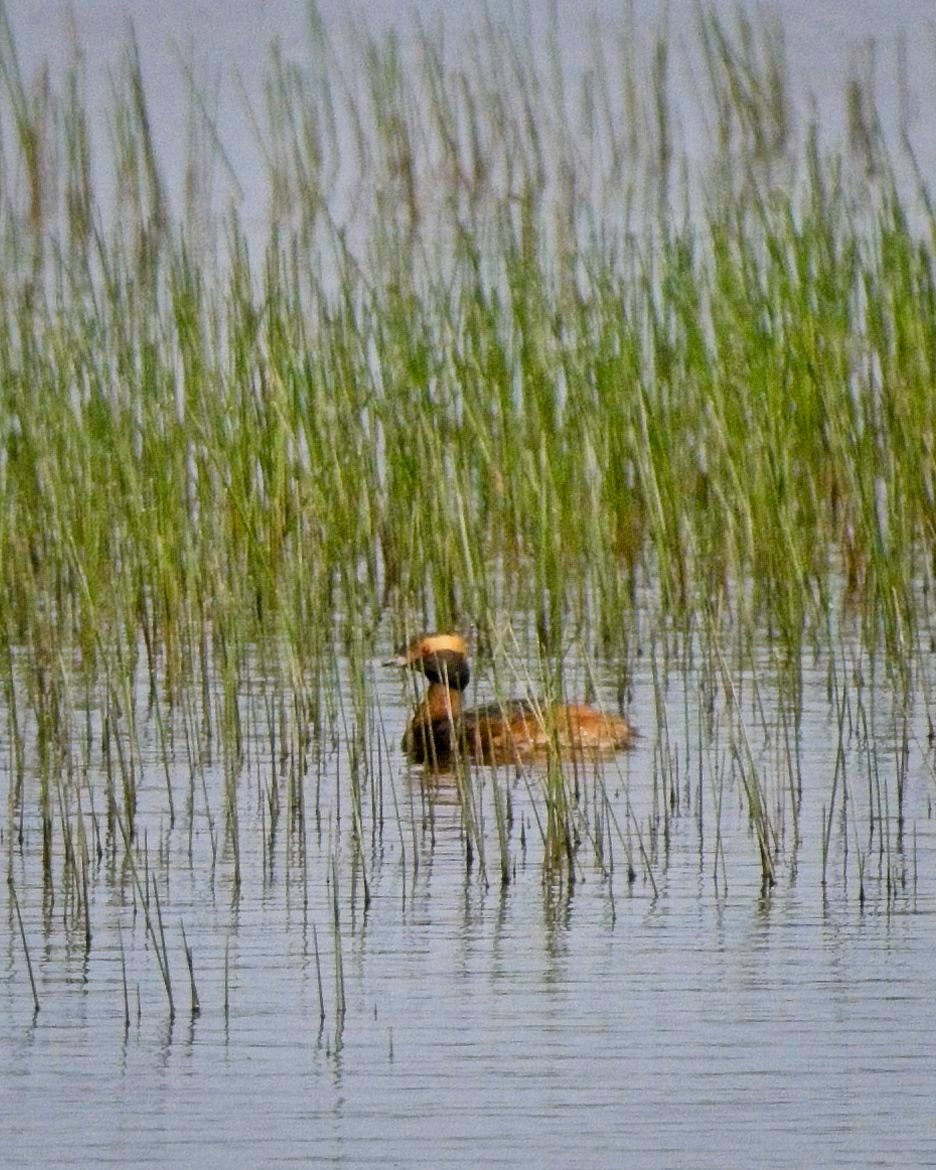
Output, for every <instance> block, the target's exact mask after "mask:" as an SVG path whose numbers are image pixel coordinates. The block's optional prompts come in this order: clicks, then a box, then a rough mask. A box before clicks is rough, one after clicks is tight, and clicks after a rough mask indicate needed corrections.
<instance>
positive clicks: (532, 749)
mask: <svg viewBox="0 0 936 1170" xmlns="http://www.w3.org/2000/svg"><path fill="white" fill-rule="evenodd" d="M384 666H401V667H409V668H410V669H411V670H421V671H422V672H423V674H424V675H425V676H426V678H427V679H428V680H429V689H428V691H426V694H425V697H424V698H423V700H422V702H420V703H419V704H418V705H417V707H416V710H415V711H414V712H413V717H412V719H411V720H410V723H409V727H407V729H406V734H405V735H404V736H403V744H402V747H403V751H404V752H405V753H406V755H407V756H409V758H410V759H411V760H412V761H413V763H416V764H429V765H431V766H432V767H436V768H445V767H447V766H448V765H449V764H450V763H451V761H452V757H453V756H455V755H457V754H459V753H463V754H464V755H465V756H467V757H468V758H469V759H471V760H474V762H475V763H478V764H515V763H527V762H530V761H533V760H537V759H543V758H544V757H545V756H546V755H547V754H548V752H549V750H550V747H553V746H554V747H556V748H557V749H558V750H559V753H560V755H569V756H571V757H573V758H575V759H583V758H591V759H596V758H600V757H602V756H608V755H611V754H612V753H614V752H617V751H621V750H622V749H623V748H628V747H631V746H632V744H633V742H634V740H635V738H636V734H637V733H636V732H635V731H634V729H633V727H631V725H630V724H629V723H628V722H627V720H626V719H622V718H621V717H620V716H619V715H608V714H605V712H603V711H598V710H596V709H595V708H594V707H588V706H585V705H584V704H566V703H548V704H539V703H535V702H531V701H529V700H527V699H512V700H510V701H509V702H507V703H491V704H490V705H489V706H486V707H475V708H474V709H472V710H469V711H465V710H463V703H462V695H463V693H464V691H465V689H466V688H467V686H468V680H469V678H470V677H471V675H470V671H469V667H468V646H467V644H466V642H465V639H464V638H462V637H461V636H460V635H459V634H422V635H420V636H419V637H418V638H414V639H413V640H412V641H411V642H408V643H407V644H406V645H405V646H404V647H402V649H401V650H400V651H399V653H398V654H397V655H396V656H395V657H394V658H390V659H388V660H387V661H386V662H385V663H384Z"/></svg>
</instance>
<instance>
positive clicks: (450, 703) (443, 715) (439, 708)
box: [416, 682, 462, 720]
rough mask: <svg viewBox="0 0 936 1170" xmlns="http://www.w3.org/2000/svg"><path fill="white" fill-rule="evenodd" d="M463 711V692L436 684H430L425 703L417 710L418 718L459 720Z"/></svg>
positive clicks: (442, 684) (424, 699)
mask: <svg viewBox="0 0 936 1170" xmlns="http://www.w3.org/2000/svg"><path fill="white" fill-rule="evenodd" d="M461 711H462V695H461V691H456V690H454V689H453V688H452V687H448V686H446V685H445V683H441V682H434V683H430V684H429V690H428V691H426V694H425V696H424V698H423V701H422V702H421V703H420V704H419V707H418V708H417V709H416V714H417V717H422V718H424V719H430V720H434V719H453V720H454V719H458V718H459V716H460V715H461Z"/></svg>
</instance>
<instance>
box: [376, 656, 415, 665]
mask: <svg viewBox="0 0 936 1170" xmlns="http://www.w3.org/2000/svg"><path fill="white" fill-rule="evenodd" d="M381 666H409V659H408V658H407V657H406V655H405V654H396V655H394V657H393V658H385V659H384V660H383V662H382V663H381Z"/></svg>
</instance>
